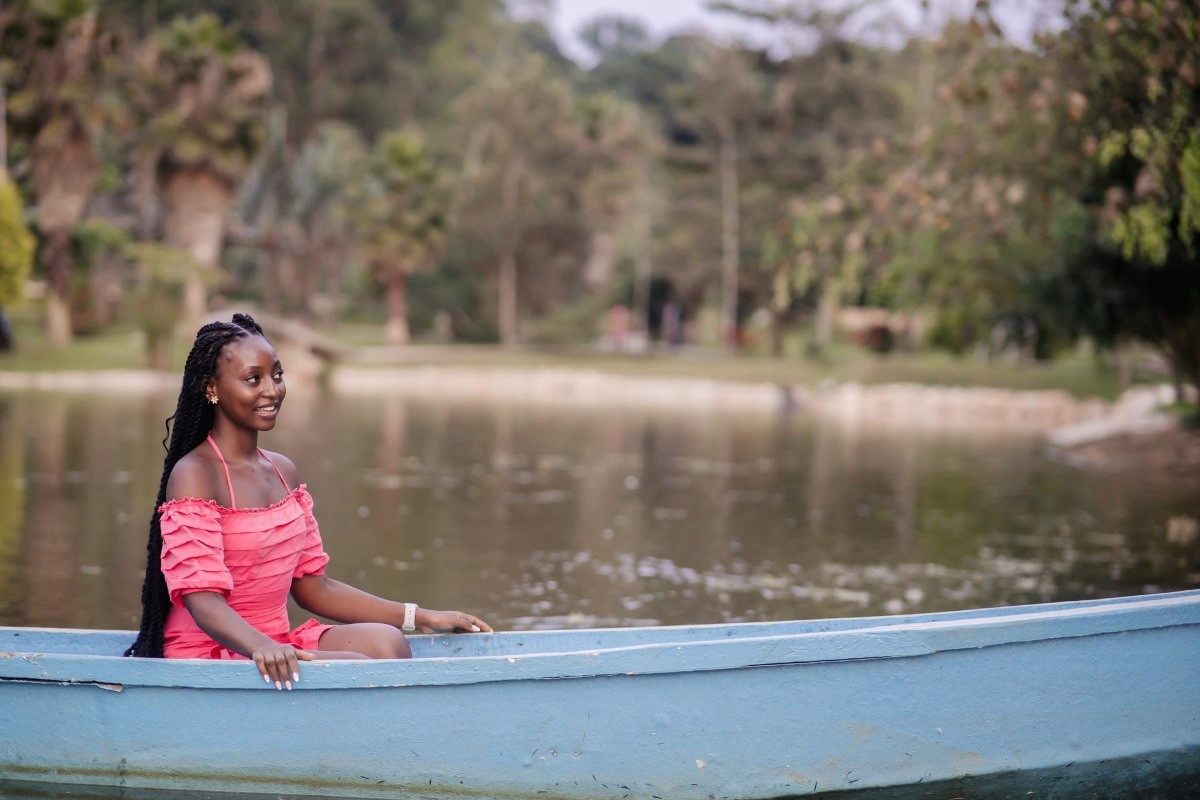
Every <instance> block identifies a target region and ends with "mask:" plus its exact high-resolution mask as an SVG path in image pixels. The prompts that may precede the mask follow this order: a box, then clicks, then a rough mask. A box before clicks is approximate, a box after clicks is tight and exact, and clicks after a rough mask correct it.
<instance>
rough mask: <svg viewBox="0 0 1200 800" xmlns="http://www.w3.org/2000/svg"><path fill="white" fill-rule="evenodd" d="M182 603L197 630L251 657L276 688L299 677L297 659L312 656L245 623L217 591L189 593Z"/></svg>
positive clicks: (310, 658)
mask: <svg viewBox="0 0 1200 800" xmlns="http://www.w3.org/2000/svg"><path fill="white" fill-rule="evenodd" d="M183 604H184V605H185V606H187V610H188V611H189V612H190V613H191V615H192V619H194V620H195V621H196V624H197V625H199V626H200V630H202V631H204V632H205V633H207V634H208V636H209V638H211V639H212V640H213V641H214V642H216V643H217V644H219V645H221V646H222V647H226V648H228V649H230V650H232V651H233V652H235V653H238V654H240V655H243V656H246V657H247V658H250V659H253V660H254V663H255V664H256V665H257V666H258V671H259V673H260V674H262V676H263V680H265V681H266V682H267V683H272V682H274V684H275V688H276V689H282V688H283V687H284V686H286V687H287V688H288V689H291V688H292V681H299V680H300V669H299V664H298V662H300V661H312V660H313V659H314V658H315V656H314V655H313V654H312V653H310V652H308V651H307V650H300V649H298V648H295V647H292V646H291V645H290V644H280V643H279V642H277V641H275V640H274V639H272V638H271V637H270V636H267V635H266V634H265V633H263V632H262V631H260V630H258V629H257V628H255V627H254V626H253V625H251V624H250V623H249V622H246V620H245V619H243V618H242V616H241V615H240V614H238V613H237V612H236V611H234V610H233V609H232V608H230V607H229V603H227V602H225V598H224V596H223V595H221V594H220V593H219V592H189V593H188V594H185V595H184V596H183Z"/></svg>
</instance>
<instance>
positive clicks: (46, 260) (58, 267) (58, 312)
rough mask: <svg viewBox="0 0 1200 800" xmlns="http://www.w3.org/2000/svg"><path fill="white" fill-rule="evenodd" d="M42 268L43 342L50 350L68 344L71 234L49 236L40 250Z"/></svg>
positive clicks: (69, 329)
mask: <svg viewBox="0 0 1200 800" xmlns="http://www.w3.org/2000/svg"><path fill="white" fill-rule="evenodd" d="M42 263H43V265H44V266H45V268H46V276H47V278H48V280H47V284H48V286H47V289H48V291H47V292H46V339H47V341H48V342H49V343H50V346H51V347H66V346H67V345H69V344H70V343H71V302H70V294H71V233H70V229H63V230H59V231H56V232H54V233H52V234H50V235H49V236H48V237H47V239H46V243H45V245H43V248H42Z"/></svg>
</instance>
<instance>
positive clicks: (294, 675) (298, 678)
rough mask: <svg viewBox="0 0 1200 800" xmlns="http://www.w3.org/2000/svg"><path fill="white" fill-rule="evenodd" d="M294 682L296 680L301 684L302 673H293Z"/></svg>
mask: <svg viewBox="0 0 1200 800" xmlns="http://www.w3.org/2000/svg"><path fill="white" fill-rule="evenodd" d="M292 680H294V681H295V682H296V683H299V682H300V673H299V672H293V673H292Z"/></svg>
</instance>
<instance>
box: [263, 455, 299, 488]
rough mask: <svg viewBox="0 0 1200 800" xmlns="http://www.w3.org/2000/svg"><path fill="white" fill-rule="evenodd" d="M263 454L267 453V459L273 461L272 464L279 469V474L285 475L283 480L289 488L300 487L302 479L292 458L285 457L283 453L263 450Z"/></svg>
mask: <svg viewBox="0 0 1200 800" xmlns="http://www.w3.org/2000/svg"><path fill="white" fill-rule="evenodd" d="M263 453H265V454H266V456H267V458H269V459H270V460H271V463H272V464H274V465H275V466H276V467H277V468H278V469H279V472H280V473H281V474H282V475H283V479H284V480H285V481H287V483H288V486H291V487H293V488H294V487H296V486H297V485H299V483H300V477H299V474H298V472H297V470H296V465H295V464H294V463H292V460H291V459H290V458H288V457H287V456H285V455H284V454H283V453H276V452H275V451H273V450H263Z"/></svg>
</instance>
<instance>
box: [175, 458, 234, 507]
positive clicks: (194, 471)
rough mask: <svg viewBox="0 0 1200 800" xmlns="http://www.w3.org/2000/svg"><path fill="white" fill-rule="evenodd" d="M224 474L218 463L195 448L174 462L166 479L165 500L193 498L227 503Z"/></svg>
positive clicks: (215, 459)
mask: <svg viewBox="0 0 1200 800" xmlns="http://www.w3.org/2000/svg"><path fill="white" fill-rule="evenodd" d="M227 493H228V490H227V489H225V477H224V472H223V471H222V469H221V463H220V461H219V460H218V459H217V458H215V457H212V456H210V455H208V454H207V453H206V452H205V450H204V448H201V447H197V448H196V449H195V450H192V451H191V452H190V453H188V454H187V455H185V456H184V457H183V458H181V459H179V460H178V461H177V462H175V466H174V467H172V468H171V475H170V477H169V478H167V500H182V499H184V498H195V499H197V500H213V501H215V502H218V503H228V502H229V498H228V497H224V496H223V495H225V494H227Z"/></svg>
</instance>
